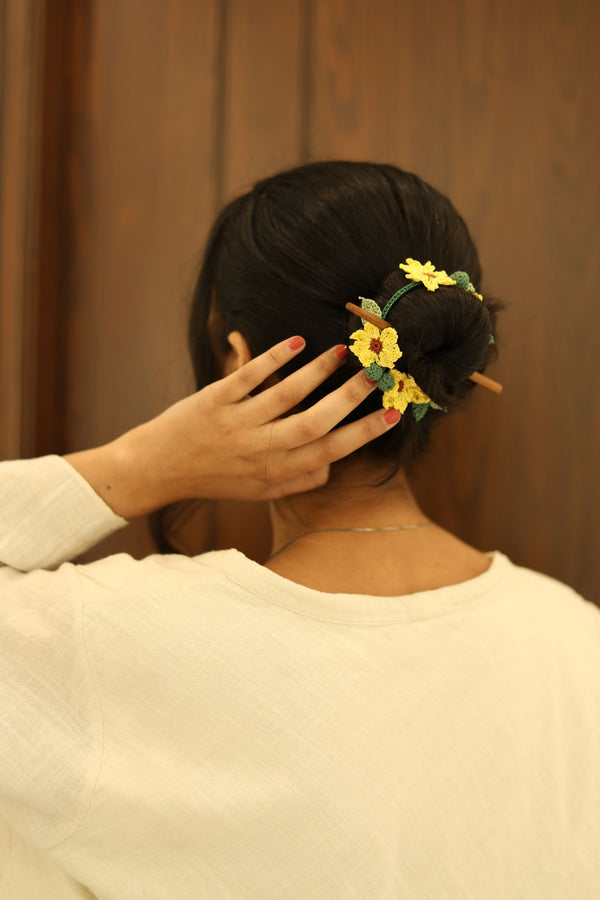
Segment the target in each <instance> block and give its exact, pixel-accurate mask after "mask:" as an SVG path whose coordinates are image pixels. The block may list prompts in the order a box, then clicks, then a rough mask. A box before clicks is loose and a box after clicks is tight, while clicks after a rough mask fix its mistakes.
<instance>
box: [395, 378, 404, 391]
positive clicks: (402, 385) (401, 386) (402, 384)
mask: <svg viewBox="0 0 600 900" xmlns="http://www.w3.org/2000/svg"><path fill="white" fill-rule="evenodd" d="M396 387H397V388H398V393H399V394H400V393H401V392H402V391H403V390H404V382H403V381H399V382H398V384H397V385H396Z"/></svg>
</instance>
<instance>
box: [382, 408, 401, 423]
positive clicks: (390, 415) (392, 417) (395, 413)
mask: <svg viewBox="0 0 600 900" xmlns="http://www.w3.org/2000/svg"><path fill="white" fill-rule="evenodd" d="M383 418H384V419H385V421H386V422H387V424H388V425H395V424H396V422H397V421H398V420H399V419H400V418H402V414H401V412H400V410H399V409H386V411H385V412H384V414H383Z"/></svg>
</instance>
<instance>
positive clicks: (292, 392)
mask: <svg viewBox="0 0 600 900" xmlns="http://www.w3.org/2000/svg"><path fill="white" fill-rule="evenodd" d="M342 350H343V351H345V352H343V353H342V352H341V351H342ZM346 352H347V351H346V348H345V347H344V345H343V344H337V345H336V346H335V347H331V348H330V349H329V350H326V351H325V353H321V354H320V355H319V356H317V357H316V359H312V360H311V361H310V362H309V363H307V364H306V365H305V366H303V367H302V368H301V369H298V371H297V372H292V374H291V375H288V377H287V378H284V379H283V381H281V382H279V384H276V385H274V386H273V387H270V388H267V390H265V391H262V393H260V394H259V395H258V396H257V397H252V398H251V399H250V400H249V401H248V404H247V406H245V408H244V413H245V414H249V415H250V416H251V417H252V423H253V424H256V425H262V424H264V423H265V422H272V421H273V420H274V419H278V418H279V417H280V416H282V415H283V414H284V413H286V412H288V410H290V409H293V408H294V406H297V405H298V403H300V401H301V400H304V398H305V397H308V395H309V394H310V393H312V391H314V390H315V388H317V387H318V386H319V385H320V384H322V383H323V382H324V381H325V380H326V379H327V378H329V376H330V375H332V374H333V373H334V372H335V371H337V369H339V367H340V366H341V364H342V362H343V361H344V359H345V356H346ZM338 353H339V354H340V355H339V356H338V355H337V354H338Z"/></svg>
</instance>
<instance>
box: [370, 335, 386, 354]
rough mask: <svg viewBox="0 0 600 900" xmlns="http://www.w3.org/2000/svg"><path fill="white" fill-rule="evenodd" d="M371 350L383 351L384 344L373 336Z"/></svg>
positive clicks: (375, 351) (374, 351)
mask: <svg viewBox="0 0 600 900" xmlns="http://www.w3.org/2000/svg"><path fill="white" fill-rule="evenodd" d="M369 350H371V351H372V352H373V353H381V351H382V350H383V344H382V343H381V341H379V340H378V339H377V338H371V343H370V344H369Z"/></svg>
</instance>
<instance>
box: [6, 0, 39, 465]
mask: <svg viewBox="0 0 600 900" xmlns="http://www.w3.org/2000/svg"><path fill="white" fill-rule="evenodd" d="M43 13H44V7H43V4H40V3H37V2H35V0H13V2H9V0H2V2H1V3H0V200H1V202H0V322H1V323H2V327H1V328H0V398H1V400H0V458H3V459H6V458H10V459H14V458H18V457H20V456H23V455H28V454H30V455H33V434H32V425H33V422H32V415H31V411H32V410H33V408H34V407H35V400H36V398H35V376H34V373H35V353H34V352H32V351H33V350H34V348H35V337H36V334H37V318H36V311H37V304H38V297H37V290H36V289H37V284H36V273H37V266H38V220H39V191H40V179H39V165H40V137H39V123H40V111H41V74H42V56H43V54H42V47H43V44H42V34H43V30H42V29H43Z"/></svg>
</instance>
